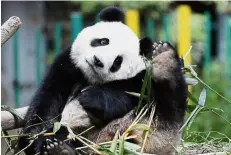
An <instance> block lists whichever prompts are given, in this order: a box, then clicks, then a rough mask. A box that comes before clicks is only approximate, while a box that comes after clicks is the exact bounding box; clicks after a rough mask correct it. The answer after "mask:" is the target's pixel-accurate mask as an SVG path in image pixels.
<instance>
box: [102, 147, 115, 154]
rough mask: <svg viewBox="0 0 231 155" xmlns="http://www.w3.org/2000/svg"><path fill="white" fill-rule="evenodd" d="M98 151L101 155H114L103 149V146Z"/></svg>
mask: <svg viewBox="0 0 231 155" xmlns="http://www.w3.org/2000/svg"><path fill="white" fill-rule="evenodd" d="M98 150H99V151H100V152H102V153H103V155H115V154H114V153H112V152H111V151H110V150H108V149H107V148H104V147H103V146H99V147H98Z"/></svg>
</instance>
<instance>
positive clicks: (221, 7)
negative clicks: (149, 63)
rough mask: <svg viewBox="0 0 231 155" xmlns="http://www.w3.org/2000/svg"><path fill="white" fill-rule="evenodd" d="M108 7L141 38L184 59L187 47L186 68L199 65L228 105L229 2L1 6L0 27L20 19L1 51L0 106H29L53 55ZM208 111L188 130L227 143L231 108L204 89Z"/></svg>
mask: <svg viewBox="0 0 231 155" xmlns="http://www.w3.org/2000/svg"><path fill="white" fill-rule="evenodd" d="M110 5H116V6H120V7H121V8H122V9H124V10H125V14H126V18H125V23H126V24H127V25H128V26H129V27H131V28H132V30H133V31H134V32H135V33H136V34H137V35H138V36H139V38H142V37H144V36H149V37H150V38H152V39H153V40H154V41H158V40H164V41H169V42H170V43H171V44H173V45H174V46H176V48H177V50H178V52H179V54H180V55H181V56H182V57H183V56H185V54H186V53H187V51H188V50H189V49H190V46H191V47H192V48H191V52H190V54H189V55H188V56H187V59H186V61H185V63H186V64H192V65H197V67H195V70H196V72H197V73H198V76H199V77H200V78H201V79H202V80H203V81H205V82H206V83H207V84H208V85H209V86H211V87H212V88H213V89H214V90H216V91H217V92H218V93H220V94H222V95H223V96H225V97H226V98H227V99H229V100H231V1H218V2H214V1H210V2H206V1H203V2H202V1H193V2H190V1H187V2H186V1H165V2H158V1H143V2H142V1H136V2H135V1H100V2H96V1H95V2H90V1H88V2H84V1H82V2H78V1H63V2H61V1H59V2H53V1H38V2H36V1H31V2H27V1H23V2H20V1H15V2H13V1H2V5H1V7H2V8H1V16H2V17H1V23H2V24H3V23H4V22H5V21H6V20H7V19H8V18H9V17H11V16H18V17H20V18H21V20H22V26H21V28H20V29H19V30H18V32H17V33H16V34H15V35H14V36H13V37H12V38H11V39H10V40H9V41H8V42H7V43H5V44H4V45H3V46H2V48H1V49H2V52H1V54H2V57H1V66H2V68H1V73H2V81H1V83H2V88H1V89H2V94H1V102H2V104H6V105H10V106H11V107H14V108H17V107H22V106H26V105H28V104H29V102H30V99H31V97H32V95H33V94H34V92H35V90H36V88H37V86H38V84H39V82H40V81H41V79H42V77H43V75H44V73H45V72H46V71H47V69H48V68H49V65H50V64H51V63H52V61H53V59H54V57H55V55H57V54H58V53H60V52H62V51H63V49H65V48H67V47H68V46H70V45H71V43H72V42H73V40H74V38H75V37H76V36H77V34H78V33H79V32H80V31H81V30H82V29H83V28H84V27H86V26H90V25H93V24H94V23H96V22H97V21H98V19H97V16H96V15H97V13H99V11H100V10H101V9H103V8H104V7H106V6H110ZM115 31H116V30H115ZM121 37H123V36H122V34H121ZM203 87H204V86H203V85H201V84H197V85H196V86H193V87H192V90H191V92H192V95H193V96H194V97H195V98H197V99H198V98H199V94H200V92H201V90H202V89H203ZM206 107H208V108H211V109H210V110H208V111H206V112H201V113H199V115H198V117H197V118H196V119H195V121H194V122H193V124H192V127H191V130H192V131H198V132H199V131H201V132H207V131H208V132H209V131H218V132H219V133H223V134H225V135H227V136H228V137H230V138H231V123H230V122H231V104H230V103H228V102H227V101H225V100H224V99H222V98H221V97H219V96H218V95H216V94H215V93H213V92H211V91H209V90H208V91H207V99H206ZM212 108H214V109H212ZM215 108H216V109H215ZM217 109H218V110H217Z"/></svg>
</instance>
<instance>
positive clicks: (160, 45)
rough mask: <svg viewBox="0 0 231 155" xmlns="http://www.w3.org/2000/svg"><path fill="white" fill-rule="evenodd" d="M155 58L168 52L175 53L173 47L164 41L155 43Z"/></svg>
mask: <svg viewBox="0 0 231 155" xmlns="http://www.w3.org/2000/svg"><path fill="white" fill-rule="evenodd" d="M153 47H154V50H153V57H156V56H157V55H159V54H161V53H163V52H166V51H170V52H171V51H174V50H173V47H172V46H171V45H170V44H169V43H168V42H163V41H159V42H154V43H153Z"/></svg>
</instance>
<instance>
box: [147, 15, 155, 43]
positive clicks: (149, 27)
mask: <svg viewBox="0 0 231 155" xmlns="http://www.w3.org/2000/svg"><path fill="white" fill-rule="evenodd" d="M154 28H155V27H154V20H153V19H152V18H150V17H149V18H148V19H147V28H146V34H147V36H148V37H150V38H151V39H152V41H154V37H155V36H154V30H155V29H154Z"/></svg>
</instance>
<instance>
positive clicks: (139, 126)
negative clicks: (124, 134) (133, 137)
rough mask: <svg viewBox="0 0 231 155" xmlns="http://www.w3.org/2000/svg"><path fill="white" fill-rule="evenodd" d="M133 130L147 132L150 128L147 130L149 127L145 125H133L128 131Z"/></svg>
mask: <svg viewBox="0 0 231 155" xmlns="http://www.w3.org/2000/svg"><path fill="white" fill-rule="evenodd" d="M134 129H136V130H143V131H148V130H149V129H150V128H149V126H148V125H146V124H135V125H133V126H132V127H131V129H130V131H131V130H134Z"/></svg>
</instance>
